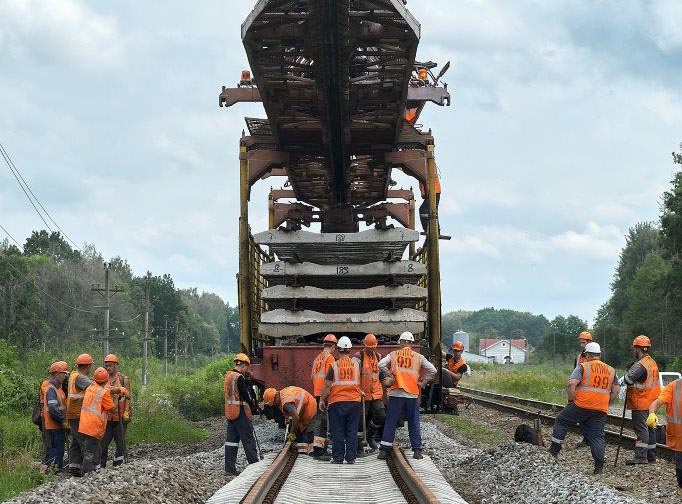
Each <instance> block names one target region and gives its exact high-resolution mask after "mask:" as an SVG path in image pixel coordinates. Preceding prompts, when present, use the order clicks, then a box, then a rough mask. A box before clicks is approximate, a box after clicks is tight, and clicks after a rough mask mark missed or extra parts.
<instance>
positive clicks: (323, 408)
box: [319, 399, 327, 411]
mask: <svg viewBox="0 0 682 504" xmlns="http://www.w3.org/2000/svg"><path fill="white" fill-rule="evenodd" d="M319 408H320V411H327V401H325V400H324V399H320V406H319Z"/></svg>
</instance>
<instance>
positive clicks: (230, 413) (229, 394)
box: [225, 371, 251, 420]
mask: <svg viewBox="0 0 682 504" xmlns="http://www.w3.org/2000/svg"><path fill="white" fill-rule="evenodd" d="M240 376H241V374H240V373H238V372H237V371H228V372H227V374H226V375H225V417H226V418H227V419H228V420H236V419H237V417H238V416H239V408H240V406H244V412H245V413H246V418H248V419H251V406H249V403H247V402H246V401H242V398H241V397H239V389H238V388H237V380H238V379H239V377H240Z"/></svg>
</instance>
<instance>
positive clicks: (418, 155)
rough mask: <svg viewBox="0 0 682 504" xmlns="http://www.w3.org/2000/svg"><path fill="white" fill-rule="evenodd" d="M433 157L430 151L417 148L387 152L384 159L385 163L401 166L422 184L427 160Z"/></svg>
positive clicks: (426, 176) (424, 180) (426, 177)
mask: <svg viewBox="0 0 682 504" xmlns="http://www.w3.org/2000/svg"><path fill="white" fill-rule="evenodd" d="M432 157H433V153H432V152H431V151H428V150H426V151H423V150H419V149H406V150H401V151H393V152H387V153H386V154H385V155H384V160H385V161H386V163H387V164H389V165H391V166H395V167H399V168H402V169H403V171H404V172H405V173H407V174H408V175H411V176H412V177H414V178H416V179H417V180H418V181H419V182H421V183H422V184H426V183H427V179H428V169H427V161H428V160H429V159H431V158H432Z"/></svg>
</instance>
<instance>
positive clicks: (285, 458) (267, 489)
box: [239, 441, 298, 504]
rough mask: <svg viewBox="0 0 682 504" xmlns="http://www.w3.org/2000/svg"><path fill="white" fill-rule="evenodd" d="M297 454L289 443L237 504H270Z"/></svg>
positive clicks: (292, 465) (289, 442)
mask: <svg viewBox="0 0 682 504" xmlns="http://www.w3.org/2000/svg"><path fill="white" fill-rule="evenodd" d="M297 456H298V452H296V451H292V445H291V441H287V442H286V443H285V445H284V447H283V448H282V449H281V450H280V452H279V453H278V454H277V457H275V460H274V461H273V462H272V464H270V465H269V466H268V468H267V469H266V470H265V471H264V472H263V474H261V475H260V477H259V478H258V479H257V480H256V481H255V483H254V484H253V485H252V486H251V488H250V489H249V491H248V492H247V493H246V495H245V496H244V498H243V499H242V500H240V501H239V504H272V503H274V502H275V499H276V498H277V494H278V493H279V491H280V489H281V488H282V485H283V484H284V482H285V481H286V479H287V477H288V476H289V473H290V472H291V469H292V468H293V467H294V463H295V462H296V458H297Z"/></svg>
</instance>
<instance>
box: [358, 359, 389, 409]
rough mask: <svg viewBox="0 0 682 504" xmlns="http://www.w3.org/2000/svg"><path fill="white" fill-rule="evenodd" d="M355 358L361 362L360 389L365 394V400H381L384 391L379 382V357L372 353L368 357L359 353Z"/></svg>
mask: <svg viewBox="0 0 682 504" xmlns="http://www.w3.org/2000/svg"><path fill="white" fill-rule="evenodd" d="M356 357H357V358H358V359H359V360H360V362H362V369H361V370H360V388H362V391H363V392H364V393H365V399H366V400H367V401H373V400H375V399H381V398H382V397H384V389H383V388H382V387H381V382H380V381H379V358H380V357H381V356H380V355H379V354H378V353H376V352H372V353H371V355H369V356H368V355H367V354H366V353H365V352H364V351H361V352H359V353H358V354H357V355H356Z"/></svg>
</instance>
